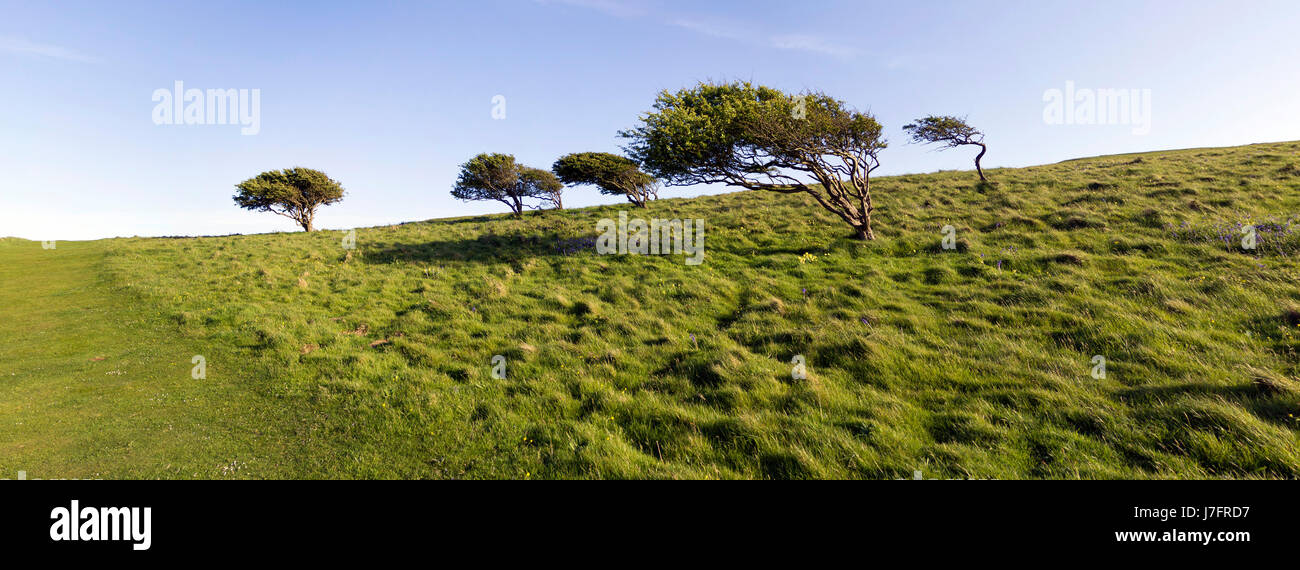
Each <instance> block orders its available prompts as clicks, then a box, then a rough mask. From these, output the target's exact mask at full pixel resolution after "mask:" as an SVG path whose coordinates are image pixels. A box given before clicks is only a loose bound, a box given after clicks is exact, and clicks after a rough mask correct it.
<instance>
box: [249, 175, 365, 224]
mask: <svg viewBox="0 0 1300 570" xmlns="http://www.w3.org/2000/svg"><path fill="white" fill-rule="evenodd" d="M235 188H236V189H237V190H239V193H238V194H235V203H236V204H238V205H239V207H240V208H244V209H245V210H253V211H257V212H271V213H274V214H279V215H281V216H284V217H286V218H289V219H291V220H293V221H294V222H297V223H298V225H299V226H302V229H303V231H308V232H310V231H313V230H314V229H315V228H314V227H313V226H312V220H313V219H314V218H315V217H316V208H318V207H320V206H328V205H330V204H333V203H335V202H338V201H340V200H342V199H343V186H342V185H340V184H339V183H338V182H336V181H334V180H333V179H331V178H330V177H329V176H326V175H325V173H324V172H321V171H319V170H312V169H310V168H299V167H294V168H288V169H285V170H272V171H270V172H263V173H261V174H258V175H257V177H256V178H250V179H248V180H245V181H243V182H240V183H239V184H237V185H236V186H235Z"/></svg>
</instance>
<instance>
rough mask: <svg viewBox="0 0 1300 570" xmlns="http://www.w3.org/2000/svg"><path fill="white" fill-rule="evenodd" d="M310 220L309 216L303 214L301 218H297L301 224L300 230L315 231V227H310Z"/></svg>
mask: <svg viewBox="0 0 1300 570" xmlns="http://www.w3.org/2000/svg"><path fill="white" fill-rule="evenodd" d="M311 221H312V220H311V216H305V217H303V218H302V219H301V220H298V223H299V224H301V225H302V231H304V232H313V231H316V230H315V228H314V227H312V223H311Z"/></svg>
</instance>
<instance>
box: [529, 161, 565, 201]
mask: <svg viewBox="0 0 1300 570" xmlns="http://www.w3.org/2000/svg"><path fill="white" fill-rule="evenodd" d="M519 181H520V183H522V184H523V185H524V188H525V189H526V191H527V192H528V194H529V195H531V196H534V197H536V198H538V199H539V200H541V201H542V203H543V204H550V205H551V208H552V209H555V210H563V209H564V200H563V199H562V198H563V196H562V194H564V184H562V183H561V182H560V179H559V178H556V177H555V175H554V174H552V173H551V172H550V171H547V170H542V169H540V168H524V170H523V172H520V173H519Z"/></svg>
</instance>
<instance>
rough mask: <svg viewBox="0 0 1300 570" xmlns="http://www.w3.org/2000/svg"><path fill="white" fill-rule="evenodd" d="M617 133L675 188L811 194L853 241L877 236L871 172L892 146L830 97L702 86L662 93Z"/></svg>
mask: <svg viewBox="0 0 1300 570" xmlns="http://www.w3.org/2000/svg"><path fill="white" fill-rule="evenodd" d="M620 134H621V136H622V137H624V138H625V139H627V140H628V141H629V143H628V146H627V151H628V154H629V156H630V157H631V158H632V159H633V160H635V161H636V162H638V163H640V164H641V165H642V167H643V168H644V169H645V170H646V171H647V172H649V173H650V174H651V175H653V176H655V177H657V178H660V179H663V180H664V181H665V182H666V183H667V184H669V185H691V184H710V183H723V184H727V185H731V186H738V187H741V188H747V189H751V190H767V191H773V192H782V193H805V194H808V195H810V196H812V198H813V199H814V200H816V201H817V203H818V204H820V205H821V206H822V207H823V208H825V209H826V210H828V211H830V212H832V213H834V214H836V215H837V216H839V217H840V218H841V219H842V220H844V221H845V222H846V223H848V224H849V225H850V226H852V228H853V232H854V233H853V235H854V237H857V238H859V239H875V234H874V232H873V231H872V229H871V213H872V212H873V211H874V210H875V207H874V205H873V203H872V197H871V173H872V172H873V171H875V170H876V169H877V168H879V167H880V161H879V158H878V155H879V153H880V151H881V150H883V149H884V148H885V147H886V146H887V143H886V141H885V138H884V136H883V129H882V128H881V126H880V123H878V122H877V121H876V119H875V117H873V116H872V115H871V114H870V113H866V112H861V111H857V110H854V109H852V108H850V107H848V105H847V104H845V103H844V102H843V101H840V100H837V99H835V98H832V97H830V96H828V95H826V94H824V93H821V92H807V93H801V94H798V95H789V94H786V93H783V92H781V91H779V90H776V89H773V88H770V87H764V86H756V85H753V84H751V83H748V82H733V83H725V84H715V83H703V84H700V85H698V86H696V87H694V88H689V89H682V90H680V91H678V92H676V93H670V92H668V91H664V92H662V93H660V94H659V97H658V98H657V99H656V100H655V103H654V106H653V107H652V109H651V111H650V112H648V113H646V114H644V115H643V116H642V117H641V125H640V126H638V127H636V128H633V129H631V130H627V131H623V132H622V133H620Z"/></svg>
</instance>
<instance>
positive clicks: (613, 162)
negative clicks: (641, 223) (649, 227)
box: [551, 152, 659, 208]
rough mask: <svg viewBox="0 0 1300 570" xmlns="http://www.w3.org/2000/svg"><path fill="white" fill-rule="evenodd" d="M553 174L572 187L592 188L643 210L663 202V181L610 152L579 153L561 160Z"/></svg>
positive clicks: (627, 159) (553, 169) (629, 160)
mask: <svg viewBox="0 0 1300 570" xmlns="http://www.w3.org/2000/svg"><path fill="white" fill-rule="evenodd" d="M551 172H554V173H555V175H556V176H558V177H559V178H560V180H561V181H562V182H564V183H565V184H569V185H578V184H588V185H592V186H595V187H597V188H599V189H600V193H601V194H604V195H607V196H626V197H627V201H629V202H631V203H633V204H635V205H636V206H638V207H640V208H644V207H646V203H647V202H649V201H650V200H655V199H658V198H659V181H657V180H655V177H653V176H651V175H649V174H646V173H645V172H642V171H641V168H640V167H639V166H637V163H636V162H635V161H633V160H632V159H630V158H627V157H623V156H619V155H617V154H610V153H607V152H579V153H575V154H569V155H565V156H562V157H560V159H559V160H557V161H555V165H553V166H552V167H551Z"/></svg>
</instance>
